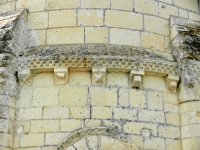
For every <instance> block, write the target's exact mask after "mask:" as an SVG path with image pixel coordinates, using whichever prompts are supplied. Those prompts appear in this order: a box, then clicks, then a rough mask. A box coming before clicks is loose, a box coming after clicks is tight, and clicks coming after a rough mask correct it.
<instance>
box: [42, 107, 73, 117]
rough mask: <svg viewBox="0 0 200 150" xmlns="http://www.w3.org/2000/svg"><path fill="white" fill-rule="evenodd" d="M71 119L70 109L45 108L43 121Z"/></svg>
mask: <svg viewBox="0 0 200 150" xmlns="http://www.w3.org/2000/svg"><path fill="white" fill-rule="evenodd" d="M57 118H69V108H68V107H44V108H43V119H57Z"/></svg>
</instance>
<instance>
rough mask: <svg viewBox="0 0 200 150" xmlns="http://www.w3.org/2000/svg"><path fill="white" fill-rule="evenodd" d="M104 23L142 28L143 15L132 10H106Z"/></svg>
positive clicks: (121, 26)
mask: <svg viewBox="0 0 200 150" xmlns="http://www.w3.org/2000/svg"><path fill="white" fill-rule="evenodd" d="M136 20H137V21H136ZM105 24H106V26H109V27H118V28H129V29H137V30H141V29H143V17H142V15H141V14H137V13H133V12H124V11H115V10H107V11H106V16H105Z"/></svg>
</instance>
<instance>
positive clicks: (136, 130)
mask: <svg viewBox="0 0 200 150" xmlns="http://www.w3.org/2000/svg"><path fill="white" fill-rule="evenodd" d="M143 128H148V129H151V130H152V133H153V135H154V136H157V125H155V124H146V123H136V122H127V123H126V124H125V125H124V132H125V133H131V134H139V135H140V134H141V133H140V131H142V129H143Z"/></svg>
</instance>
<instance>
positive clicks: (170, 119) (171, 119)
mask: <svg viewBox="0 0 200 150" xmlns="http://www.w3.org/2000/svg"><path fill="white" fill-rule="evenodd" d="M166 123H168V124H172V125H175V126H180V124H182V122H181V120H180V114H174V113H167V114H166Z"/></svg>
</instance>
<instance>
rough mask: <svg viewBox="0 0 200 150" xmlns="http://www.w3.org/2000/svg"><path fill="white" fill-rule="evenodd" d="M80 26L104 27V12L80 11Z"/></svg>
mask: <svg viewBox="0 0 200 150" xmlns="http://www.w3.org/2000/svg"><path fill="white" fill-rule="evenodd" d="M78 25H79V26H102V25H103V10H87V9H80V10H78Z"/></svg>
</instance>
